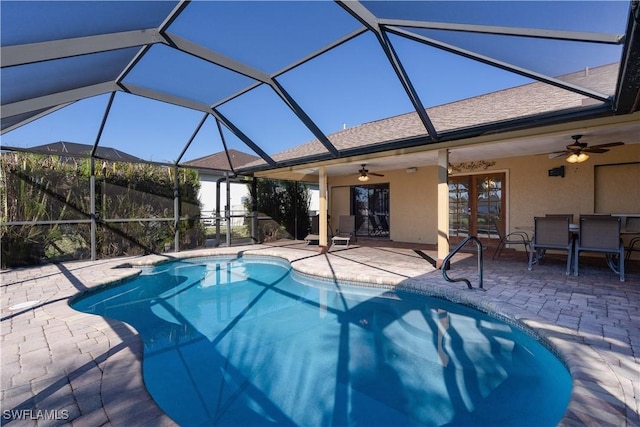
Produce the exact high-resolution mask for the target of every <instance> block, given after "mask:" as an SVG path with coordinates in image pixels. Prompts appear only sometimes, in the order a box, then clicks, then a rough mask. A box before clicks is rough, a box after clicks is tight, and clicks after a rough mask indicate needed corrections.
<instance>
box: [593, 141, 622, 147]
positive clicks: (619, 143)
mask: <svg viewBox="0 0 640 427" xmlns="http://www.w3.org/2000/svg"><path fill="white" fill-rule="evenodd" d="M619 145H624V142H609V143H606V144H597V145H592V146H590V147H589V148H605V147H617V146H619Z"/></svg>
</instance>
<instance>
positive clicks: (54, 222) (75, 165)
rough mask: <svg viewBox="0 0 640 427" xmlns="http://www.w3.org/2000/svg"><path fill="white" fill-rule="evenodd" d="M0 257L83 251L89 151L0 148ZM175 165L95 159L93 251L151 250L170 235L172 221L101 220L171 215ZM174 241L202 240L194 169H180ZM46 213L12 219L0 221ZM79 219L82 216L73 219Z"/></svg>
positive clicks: (81, 254) (20, 259)
mask: <svg viewBox="0 0 640 427" xmlns="http://www.w3.org/2000/svg"><path fill="white" fill-rule="evenodd" d="M1 163H2V164H1V172H0V173H1V174H2V175H1V177H0V197H1V198H2V212H1V219H2V227H1V228H0V233H1V238H2V264H3V266H13V265H23V264H31V263H37V262H40V261H41V260H42V259H43V258H50V259H56V258H59V257H63V258H72V259H74V258H75V259H77V258H87V257H88V256H89V253H90V224H89V220H90V219H91V186H90V183H91V163H90V160H89V159H76V158H71V157H64V156H43V155H37V154H27V153H4V154H2V156H1ZM174 173H175V171H174V169H172V168H168V167H164V166H156V165H149V164H141V163H124V162H104V163H100V162H99V161H96V168H95V188H96V190H95V207H96V217H97V218H98V228H97V233H96V241H97V253H98V256H100V257H105V256H118V255H134V254H141V253H149V252H157V251H161V250H162V249H163V248H164V245H165V243H167V242H171V243H172V242H173V237H174V231H175V226H174V222H173V221H159V220H157V221H146V220H145V221H142V220H140V221H136V222H126V221H122V222H104V221H103V220H113V219H122V220H128V219H133V218H139V219H169V218H173V211H174V209H173V205H174ZM178 174H179V178H178V182H179V189H178V191H179V194H180V201H181V203H180V216H181V217H190V218H194V219H193V220H191V221H180V222H179V225H178V226H179V229H180V231H181V246H184V247H189V246H195V245H198V244H201V243H202V242H203V240H204V234H203V230H202V228H201V227H200V224H199V222H198V221H197V218H198V217H199V215H200V205H199V202H198V188H199V181H198V175H197V172H196V171H194V170H190V169H179V170H178ZM17 221H41V222H42V221H46V222H48V223H47V224H44V225H35V224H24V225H11V226H8V225H6V224H5V223H6V222H17ZM74 221H84V222H85V223H81V224H78V223H74Z"/></svg>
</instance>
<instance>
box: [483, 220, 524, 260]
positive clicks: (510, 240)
mask: <svg viewBox="0 0 640 427" xmlns="http://www.w3.org/2000/svg"><path fill="white" fill-rule="evenodd" d="M493 225H494V227H495V229H496V233H498V238H499V239H500V241H499V242H498V247H497V248H496V250H495V252H494V253H493V257H492V258H491V259H496V257H497V256H500V254H501V253H502V250H503V249H504V248H505V246H507V245H523V246H524V249H525V256H526V255H527V253H529V252H530V250H531V248H530V245H531V239H530V238H529V235H528V234H527V233H525V232H524V231H514V232H513V233H509V234H506V235H504V234H503V233H502V227H501V225H500V223H499V222H498V220H496V219H495V218H494V219H493Z"/></svg>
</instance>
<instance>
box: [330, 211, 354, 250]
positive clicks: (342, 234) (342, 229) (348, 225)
mask: <svg viewBox="0 0 640 427" xmlns="http://www.w3.org/2000/svg"><path fill="white" fill-rule="evenodd" d="M338 220H339V223H338V229H337V230H336V234H335V236H333V237H332V238H331V242H332V243H333V244H334V245H337V244H338V243H342V244H343V245H345V246H346V247H349V243H350V242H351V239H352V238H353V239H354V240H357V238H356V217H355V215H340V218H338Z"/></svg>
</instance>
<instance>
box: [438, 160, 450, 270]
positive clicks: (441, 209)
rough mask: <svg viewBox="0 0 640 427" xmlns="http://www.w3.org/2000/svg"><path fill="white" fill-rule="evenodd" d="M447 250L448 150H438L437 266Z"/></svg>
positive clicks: (440, 264)
mask: <svg viewBox="0 0 640 427" xmlns="http://www.w3.org/2000/svg"><path fill="white" fill-rule="evenodd" d="M449 250H450V249H449V150H438V260H437V266H438V268H440V267H442V261H444V259H445V258H446V257H447V255H449Z"/></svg>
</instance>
